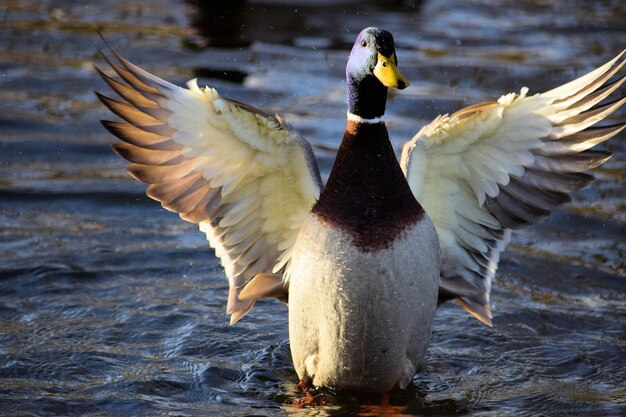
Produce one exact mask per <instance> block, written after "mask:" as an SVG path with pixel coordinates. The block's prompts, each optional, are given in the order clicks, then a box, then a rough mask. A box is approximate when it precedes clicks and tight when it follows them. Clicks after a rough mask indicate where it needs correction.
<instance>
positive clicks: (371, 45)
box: [346, 27, 409, 119]
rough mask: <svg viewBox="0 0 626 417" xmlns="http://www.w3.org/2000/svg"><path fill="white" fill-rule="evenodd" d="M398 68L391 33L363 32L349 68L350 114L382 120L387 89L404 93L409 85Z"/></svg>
mask: <svg viewBox="0 0 626 417" xmlns="http://www.w3.org/2000/svg"><path fill="white" fill-rule="evenodd" d="M397 65H398V59H397V57H396V50H395V46H394V42H393V36H392V35H391V33H389V32H387V31H386V30H382V29H379V28H376V27H369V28H365V29H363V30H362V31H361V33H359V36H358V37H357V38H356V41H355V42H354V46H353V47H352V51H351V52H350V58H349V59H348V65H347V66H346V81H347V83H348V111H349V112H350V113H352V114H355V115H357V116H359V117H360V118H363V119H374V118H377V117H381V116H382V115H383V114H384V113H385V104H386V101H387V88H388V87H393V88H398V89H400V90H402V89H404V88H406V87H408V85H409V81H408V80H407V79H406V78H405V77H404V75H402V73H401V72H400V71H399V70H398V68H397Z"/></svg>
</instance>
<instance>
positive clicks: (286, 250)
mask: <svg viewBox="0 0 626 417" xmlns="http://www.w3.org/2000/svg"><path fill="white" fill-rule="evenodd" d="M115 56H116V57H117V58H118V60H119V61H120V63H121V65H117V64H114V63H112V62H110V61H109V64H110V65H111V67H112V68H113V69H114V70H115V72H116V73H117V74H118V75H119V76H120V77H121V78H122V79H123V80H124V81H125V83H122V82H119V81H116V80H114V79H112V78H110V77H108V76H107V75H105V74H104V73H102V72H100V74H101V75H102V76H103V78H104V79H105V81H107V83H108V84H109V85H110V86H111V87H112V88H113V89H114V90H115V91H116V92H117V93H118V94H119V95H120V96H121V97H122V98H123V99H124V100H125V101H117V100H113V99H110V98H108V97H105V96H102V95H99V97H100V98H101V99H102V101H103V102H104V104H105V105H107V107H109V108H110V109H111V110H112V111H113V112H114V113H116V114H117V115H119V116H120V117H122V118H123V119H125V122H107V121H105V122H103V123H104V125H105V126H106V127H107V128H108V129H109V130H110V131H111V132H112V133H114V134H115V135H116V136H118V137H119V138H120V139H121V140H122V141H124V143H120V144H116V145H114V148H115V149H116V151H117V152H118V153H119V154H120V155H121V156H123V157H124V158H126V159H128V160H129V161H131V162H133V164H131V166H130V167H129V172H130V173H131V174H132V175H133V176H135V177H136V178H137V179H139V180H140V181H143V182H146V183H149V184H151V185H150V187H148V190H147V194H148V195H149V196H150V197H152V198H154V199H156V200H158V201H160V202H161V203H162V205H163V207H164V208H166V209H168V210H171V211H175V212H177V213H179V214H180V216H181V218H183V219H185V220H188V221H192V222H195V223H198V224H199V228H200V230H201V231H202V232H204V233H205V234H206V237H207V239H208V240H209V244H210V245H211V247H213V248H214V249H215V254H216V255H217V256H218V257H219V258H220V260H221V263H222V266H223V267H224V270H225V272H226V276H227V277H228V280H229V284H230V293H229V299H228V305H227V312H228V313H229V314H231V323H234V322H236V321H237V320H239V319H240V318H241V317H243V316H244V315H245V314H246V313H247V312H248V311H249V310H250V309H251V308H252V306H253V305H254V303H255V301H256V299H246V300H240V299H239V298H238V294H239V293H240V292H241V290H242V289H243V288H244V286H245V285H246V284H247V283H248V282H249V281H250V280H251V279H252V278H253V277H254V276H256V275H258V274H262V273H263V274H269V273H272V272H278V273H283V272H284V270H285V266H286V264H288V262H289V260H290V257H291V248H292V246H293V243H294V242H295V239H296V237H297V234H298V231H299V230H300V227H301V225H302V223H303V222H304V218H305V216H306V215H307V213H308V212H309V211H310V209H311V208H312V206H313V204H314V203H315V201H316V200H317V198H318V197H319V193H320V190H321V180H320V177H319V173H318V169H317V165H316V163H315V160H314V158H313V154H312V152H311V149H310V146H309V144H308V143H307V142H306V141H304V140H303V139H301V138H300V137H298V136H297V135H295V134H294V133H292V132H290V131H289V130H287V129H286V128H285V126H284V125H283V124H282V123H281V121H280V119H279V118H278V117H275V116H270V115H268V114H265V113H263V112H261V111H259V110H257V109H254V108H252V107H250V106H247V105H245V104H243V103H237V102H234V101H231V100H228V99H225V98H222V97H220V96H219V94H218V93H217V91H216V90H214V89H212V88H202V89H201V88H199V87H198V85H197V83H196V81H195V80H191V81H190V82H189V83H188V89H184V88H181V87H177V86H175V85H173V84H170V83H168V82H166V81H164V80H161V79H160V78H157V77H155V76H153V75H151V74H149V73H147V72H145V71H143V70H142V69H140V68H138V67H136V66H135V65H133V64H131V63H130V62H128V61H126V60H125V59H123V58H121V57H120V56H119V55H117V54H115Z"/></svg>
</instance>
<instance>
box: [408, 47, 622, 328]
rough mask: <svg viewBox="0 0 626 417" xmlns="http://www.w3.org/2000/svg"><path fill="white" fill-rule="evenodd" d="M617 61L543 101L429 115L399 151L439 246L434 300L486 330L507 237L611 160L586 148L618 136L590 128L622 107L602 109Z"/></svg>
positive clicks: (525, 99) (615, 85)
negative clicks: (451, 304) (452, 303)
mask: <svg viewBox="0 0 626 417" xmlns="http://www.w3.org/2000/svg"><path fill="white" fill-rule="evenodd" d="M624 52H626V51H624ZM624 52H622V53H621V54H619V55H618V56H617V57H615V58H614V59H613V60H611V61H609V62H608V63H606V64H604V65H602V66H601V67H599V68H597V69H596V70H594V71H592V72H590V73H589V74H587V75H584V76H582V77H580V78H578V79H576V80H574V81H572V82H570V83H567V84H565V85H562V86H560V87H558V88H555V89H553V90H550V91H548V92H545V93H542V94H536V95H533V96H528V95H527V91H528V89H526V88H523V89H522V91H521V92H520V94H513V93H511V94H507V95H505V96H502V97H501V98H500V99H499V100H498V101H497V102H493V103H481V104H479V105H475V106H471V107H468V108H466V109H463V110H460V111H459V112H456V113H454V114H452V115H451V116H448V115H444V116H439V117H437V118H436V119H435V120H434V121H433V122H432V123H431V124H429V125H427V126H425V127H424V128H422V129H421V130H420V131H419V132H418V133H417V134H416V135H415V136H414V137H413V139H412V140H411V141H409V142H408V143H407V144H406V145H405V146H404V149H403V151H402V160H401V165H402V168H403V170H404V172H405V174H406V177H407V180H408V182H409V184H410V186H411V189H412V191H413V194H414V195H415V197H416V198H417V200H418V201H419V202H420V203H421V204H422V206H423V207H424V209H425V210H426V212H427V213H428V215H429V216H430V217H431V219H432V221H433V223H434V224H435V227H436V228H437V231H438V233H439V237H440V243H441V247H442V253H443V259H442V281H441V287H440V289H441V294H442V295H441V297H442V300H446V299H450V298H456V299H457V301H458V302H459V303H460V304H461V305H462V306H463V307H464V308H465V309H466V310H468V311H469V312H470V313H471V314H472V315H473V316H474V317H476V318H478V319H479V320H481V321H482V322H484V323H486V324H489V325H490V324H491V318H492V317H491V309H490V306H489V292H490V288H491V280H492V279H493V277H494V276H495V273H496V270H497V267H498V262H499V259H500V253H501V252H502V251H503V250H504V248H505V245H506V243H507V242H508V240H509V239H510V235H511V230H512V229H518V228H521V227H525V226H528V225H532V224H535V223H537V222H539V221H541V220H542V219H545V218H546V217H548V216H549V215H550V212H551V210H552V209H554V208H555V207H557V206H559V205H561V204H564V203H567V202H569V201H570V200H571V197H570V195H569V193H571V192H572V191H575V190H578V189H580V188H582V187H584V186H585V185H587V184H588V183H589V182H591V181H592V180H593V177H592V176H591V175H589V174H587V173H586V172H585V171H588V170H590V169H592V168H595V167H597V166H599V165H601V164H603V163H604V162H606V161H607V160H608V159H609V158H610V157H611V153H610V152H606V151H597V150H592V149H593V147H594V146H596V145H598V144H600V143H602V142H605V141H606V140H608V139H610V138H611V137H613V136H615V135H617V134H619V133H620V132H622V131H623V130H624V129H625V128H626V123H619V124H615V125H611V126H594V125H595V124H596V123H598V122H600V121H602V120H604V119H605V118H606V117H607V116H609V115H610V114H612V113H613V112H615V111H616V110H617V109H618V108H620V107H621V106H622V105H624V103H626V97H624V98H618V99H613V100H610V101H608V102H606V103H603V101H604V100H605V99H610V97H611V95H612V94H613V93H615V92H616V91H618V89H619V88H620V86H622V85H623V84H624V82H625V81H626V75H621V76H618V74H619V72H620V71H621V70H622V68H623V66H624V65H625V63H626V59H622V60H620V59H621V57H622V55H623V54H624ZM615 76H618V78H617V79H615V81H612V82H611V81H610V80H611V79H612V78H614V77H615ZM459 279H463V280H464V281H465V282H467V283H468V285H470V287H468V286H464V285H459V282H460V281H459ZM471 288H474V289H475V291H474V292H473V293H472V292H471Z"/></svg>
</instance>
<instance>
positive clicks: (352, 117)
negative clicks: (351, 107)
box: [348, 112, 385, 125]
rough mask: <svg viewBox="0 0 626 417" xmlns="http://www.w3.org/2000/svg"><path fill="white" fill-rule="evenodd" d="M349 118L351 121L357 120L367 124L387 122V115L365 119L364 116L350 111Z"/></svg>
mask: <svg viewBox="0 0 626 417" xmlns="http://www.w3.org/2000/svg"><path fill="white" fill-rule="evenodd" d="M348 120H349V121H351V122H356V123H366V124H370V125H373V124H377V123H384V122H385V116H380V117H374V118H373V119H364V118H363V117H361V116H359V115H357V114H354V113H350V112H348Z"/></svg>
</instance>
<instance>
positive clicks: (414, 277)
mask: <svg viewBox="0 0 626 417" xmlns="http://www.w3.org/2000/svg"><path fill="white" fill-rule="evenodd" d="M624 52H626V51H622V53H620V54H619V55H617V56H616V57H615V58H614V59H612V60H611V61H609V62H607V63H606V64H604V65H602V66H600V67H598V68H596V69H595V70H593V71H591V72H589V73H588V74H586V75H583V76H581V77H579V78H577V79H575V80H574V81H571V82H569V83H567V84H564V85H562V86H559V87H557V88H555V89H552V90H549V91H546V92H543V93H536V94H533V95H530V94H529V90H528V88H526V87H524V88H522V89H521V91H520V92H519V93H509V94H506V95H503V96H502V97H500V98H499V99H498V100H496V101H492V102H485V103H480V104H476V105H473V106H470V107H467V108H465V109H462V110H459V111H457V112H456V113H453V114H445V115H441V116H438V117H437V118H436V119H435V120H434V121H433V122H431V123H430V124H428V125H426V126H424V127H423V128H421V129H420V130H418V131H417V133H416V134H415V135H414V137H413V138H412V139H410V140H409V141H407V142H406V144H405V145H404V146H403V149H402V153H401V157H400V159H398V158H397V157H396V154H395V151H394V148H393V146H392V144H391V141H390V139H389V134H388V131H387V127H386V124H385V118H384V115H385V108H386V104H387V95H388V91H389V89H397V90H402V89H404V88H406V87H408V86H409V81H408V80H407V79H406V77H405V76H404V75H403V74H402V73H401V72H400V70H399V66H398V57H397V54H396V48H395V43H394V39H393V36H392V34H391V33H390V32H388V31H386V30H383V29H380V28H376V27H368V28H365V29H363V30H362V31H361V32H360V33H359V34H358V36H357V38H356V41H355V43H354V45H353V47H352V50H351V53H350V56H349V58H348V62H347V66H346V86H347V107H348V108H347V117H346V119H347V124H346V129H345V132H344V135H343V139H342V142H341V145H340V147H339V149H338V151H337V156H336V159H335V162H334V165H333V167H332V170H331V172H330V176H329V177H328V180H327V182H326V184H325V185H324V184H323V182H322V179H321V176H320V172H319V169H318V166H317V163H316V160H315V157H314V154H313V150H312V147H311V145H310V144H309V143H308V142H307V141H306V140H305V139H304V138H302V137H301V136H300V135H299V134H298V132H297V131H295V130H294V129H293V128H291V127H290V126H289V125H288V124H287V123H286V122H285V120H284V119H283V118H282V117H281V116H279V115H274V114H269V113H266V112H264V111H263V110H260V109H257V108H255V107H253V106H251V105H249V104H246V103H242V102H239V101H236V100H232V99H228V98H225V97H222V96H221V95H220V94H219V93H218V92H217V91H216V90H215V89H214V88H211V87H208V86H207V87H202V88H200V87H199V86H198V83H197V80H195V79H194V80H191V81H189V82H188V83H187V88H184V87H180V86H177V85H174V84H172V83H169V82H167V81H165V80H163V79H161V78H159V77H157V76H155V75H152V74H150V73H149V72H147V71H145V70H143V69H141V68H140V67H138V66H136V65H134V64H133V63H131V62H130V61H128V60H126V59H125V58H123V57H122V56H121V55H120V54H118V53H117V52H115V51H114V50H113V49H110V51H109V53H108V54H105V53H103V54H102V55H103V57H104V60H106V62H107V64H108V65H109V67H110V70H109V74H107V73H106V72H105V71H104V70H101V69H100V68H98V67H96V71H97V72H98V73H99V74H100V76H101V77H102V78H103V79H104V81H106V83H107V84H108V85H109V86H110V87H111V89H112V90H113V91H114V92H115V93H117V95H118V96H119V97H118V98H112V97H108V96H106V95H104V94H102V93H100V92H96V94H97V96H98V98H99V99H100V100H101V101H102V103H103V104H104V105H105V106H106V107H107V108H108V109H109V110H110V111H111V112H112V113H114V114H115V115H117V116H119V118H121V120H103V121H102V124H103V125H104V127H105V128H106V129H107V130H108V131H110V132H111V133H112V134H113V135H114V136H116V137H117V138H119V139H120V142H117V143H115V144H114V145H113V149H114V150H115V152H116V153H117V154H118V155H120V156H121V157H122V158H124V159H126V160H127V161H129V162H130V165H129V166H128V172H129V173H130V175H131V176H132V177H134V178H136V179H137V180H139V181H141V182H143V183H146V184H147V185H148V187H147V190H146V194H147V195H148V196H149V197H151V198H152V199H154V200H156V201H159V202H160V203H161V205H162V206H163V207H164V208H165V209H167V210H170V211H173V212H175V213H178V214H179V216H180V217H181V218H182V219H183V220H185V221H188V222H192V223H195V224H197V225H198V227H199V230H200V231H201V232H203V233H204V234H205V235H206V238H207V240H208V242H209V245H210V247H211V248H213V249H214V252H215V255H216V256H217V257H218V258H219V260H220V262H221V265H222V267H223V268H224V272H225V276H226V278H227V279H228V283H229V294H228V300H227V305H226V312H227V313H228V314H229V315H230V323H231V324H235V323H236V322H238V321H239V320H241V319H242V318H243V317H244V316H245V315H246V314H248V313H249V312H250V311H251V309H252V308H253V306H254V305H255V303H256V302H257V300H259V299H263V298H274V299H278V300H281V301H282V302H284V303H285V305H287V307H288V316H289V340H290V348H291V354H292V360H293V364H294V367H295V371H296V373H297V375H298V377H299V379H300V381H301V382H303V383H306V384H309V385H313V386H322V387H332V388H335V389H348V390H360V391H364V392H380V393H385V392H389V391H390V390H392V389H394V388H395V387H399V388H400V389H403V388H405V387H407V385H408V384H410V383H411V381H412V379H413V377H414V376H415V374H416V372H417V370H418V366H419V365H420V363H421V362H422V361H423V359H424V356H425V355H426V351H427V348H428V345H429V343H430V338H431V330H432V324H433V320H434V317H435V313H436V310H437V308H438V306H440V305H441V304H442V303H445V302H447V301H450V300H456V302H457V303H458V304H459V305H460V306H461V307H463V309H465V310H466V311H467V312H468V313H469V314H471V315H472V316H473V317H475V318H476V319H478V320H479V321H480V322H482V323H484V324H486V325H488V326H492V319H493V316H492V312H491V307H490V292H491V284H492V281H493V280H494V278H495V274H496V270H497V267H498V262H499V259H500V255H501V253H502V252H503V250H504V249H505V247H506V244H507V243H508V242H509V240H510V238H511V233H512V231H514V230H517V229H520V228H522V227H526V226H529V225H533V224H536V223H538V222H540V221H541V220H543V219H545V218H546V217H548V216H549V215H550V212H551V210H553V209H554V208H555V207H558V206H560V205H562V204H565V203H567V202H568V201H570V199H571V196H570V195H571V193H572V192H574V191H576V190H578V189H580V188H582V187H584V186H585V185H587V184H589V183H590V182H591V181H592V180H593V176H592V175H591V174H589V173H588V172H587V171H589V170H590V169H592V168H594V167H597V166H599V165H601V164H602V163H604V162H606V161H607V160H608V159H609V158H610V156H611V154H610V152H608V151H604V150H602V151H601V150H592V149H591V148H593V147H594V146H596V145H598V144H600V143H602V142H604V141H606V140H608V139H609V138H611V137H613V136H615V135H617V134H618V133H619V132H621V131H622V130H623V129H624V128H626V123H619V124H614V125H610V126H595V124H596V123H597V122H599V121H601V120H603V119H605V118H606V117H607V116H609V115H611V114H612V113H613V112H615V111H616V110H617V109H618V108H620V107H621V106H622V105H623V104H624V102H625V101H626V98H621V99H617V100H611V101H609V102H606V103H605V99H606V98H608V97H610V96H612V94H613V93H614V92H615V91H616V90H618V89H619V87H620V86H621V85H622V84H623V83H624V81H625V80H626V75H621V76H619V78H617V79H616V80H615V81H612V82H610V81H609V80H610V79H612V78H614V76H616V75H617V74H618V73H619V72H620V70H621V69H622V67H623V66H624V63H625V62H626V60H623V59H621V57H622V55H623V54H624Z"/></svg>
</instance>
